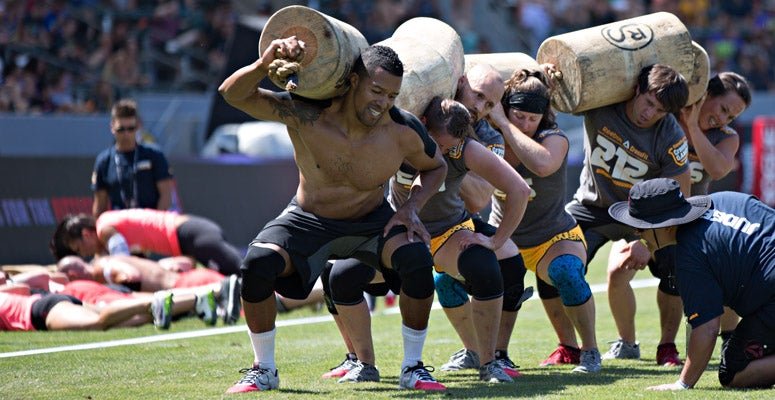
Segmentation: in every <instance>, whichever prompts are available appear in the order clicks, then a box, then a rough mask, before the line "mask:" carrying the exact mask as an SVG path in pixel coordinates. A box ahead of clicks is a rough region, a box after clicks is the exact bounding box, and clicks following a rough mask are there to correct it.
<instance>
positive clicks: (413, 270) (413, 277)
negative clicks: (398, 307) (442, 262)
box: [390, 242, 433, 299]
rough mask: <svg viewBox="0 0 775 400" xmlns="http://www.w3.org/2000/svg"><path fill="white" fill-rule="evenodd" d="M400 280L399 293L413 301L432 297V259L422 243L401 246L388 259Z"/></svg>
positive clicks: (426, 247)
mask: <svg viewBox="0 0 775 400" xmlns="http://www.w3.org/2000/svg"><path fill="white" fill-rule="evenodd" d="M390 262H391V263H392V264H393V269H394V270H395V271H396V272H397V273H398V276H399V277H400V278H401V291H402V292H403V293H404V294H405V295H407V296H409V297H412V298H415V299H425V298H428V297H430V296H433V272H432V271H433V257H431V252H430V251H428V246H426V245H425V243H422V242H414V243H409V244H406V245H403V246H401V247H399V248H397V249H396V251H394V252H393V255H392V256H391V257H390Z"/></svg>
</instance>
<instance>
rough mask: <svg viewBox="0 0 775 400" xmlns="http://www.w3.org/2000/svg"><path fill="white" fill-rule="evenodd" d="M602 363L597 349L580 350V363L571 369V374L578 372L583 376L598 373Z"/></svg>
mask: <svg viewBox="0 0 775 400" xmlns="http://www.w3.org/2000/svg"><path fill="white" fill-rule="evenodd" d="M601 366H602V361H601V358H600V351H598V349H592V350H581V361H580V362H579V366H578V367H576V368H573V372H580V373H583V374H588V373H597V372H600V368H601Z"/></svg>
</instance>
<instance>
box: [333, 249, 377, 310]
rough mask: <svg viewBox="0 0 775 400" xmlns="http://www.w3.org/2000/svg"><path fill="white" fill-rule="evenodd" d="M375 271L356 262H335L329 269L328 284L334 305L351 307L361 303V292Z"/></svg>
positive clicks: (352, 260)
mask: <svg viewBox="0 0 775 400" xmlns="http://www.w3.org/2000/svg"><path fill="white" fill-rule="evenodd" d="M376 273H377V271H375V270H374V268H372V267H370V266H368V265H366V264H364V263H362V262H360V261H358V260H356V259H348V260H337V261H336V262H334V266H333V267H332V268H331V275H330V276H329V278H328V284H329V285H330V287H331V300H332V301H333V303H334V304H341V305H345V306H352V305H356V304H359V303H360V302H362V301H363V291H364V289H365V288H366V286H367V285H368V284H369V283H370V282H371V281H372V280H373V279H374V275H376Z"/></svg>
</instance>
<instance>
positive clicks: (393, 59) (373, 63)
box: [353, 45, 404, 77]
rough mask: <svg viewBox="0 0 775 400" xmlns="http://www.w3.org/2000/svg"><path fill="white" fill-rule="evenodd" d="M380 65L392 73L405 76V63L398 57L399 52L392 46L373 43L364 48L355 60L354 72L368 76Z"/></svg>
mask: <svg viewBox="0 0 775 400" xmlns="http://www.w3.org/2000/svg"><path fill="white" fill-rule="evenodd" d="M378 67H381V68H382V69H384V70H385V71H387V72H388V73H390V74H391V75H395V76H401V77H402V76H404V64H403V63H402V62H401V59H399V58H398V54H397V53H396V52H395V51H394V50H393V49H391V48H390V47H387V46H381V45H372V46H369V47H368V48H366V49H364V50H362V51H361V55H360V56H359V57H358V59H357V60H355V65H354V66H353V72H355V73H357V74H358V75H359V76H366V75H369V73H370V72H372V71H374V70H375V69H377V68H378Z"/></svg>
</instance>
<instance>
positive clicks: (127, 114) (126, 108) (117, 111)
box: [110, 99, 137, 120]
mask: <svg viewBox="0 0 775 400" xmlns="http://www.w3.org/2000/svg"><path fill="white" fill-rule="evenodd" d="M132 117H135V118H136V117H137V102H135V101H134V100H131V99H122V100H119V101H118V102H117V103H116V104H114V105H113V108H111V109H110V119H111V120H116V119H119V118H132Z"/></svg>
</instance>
